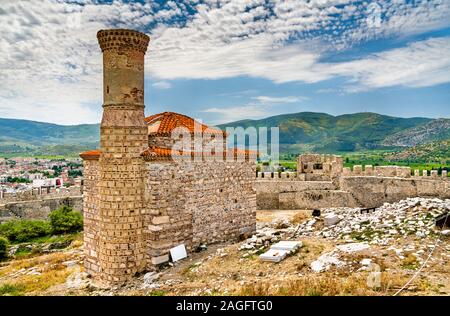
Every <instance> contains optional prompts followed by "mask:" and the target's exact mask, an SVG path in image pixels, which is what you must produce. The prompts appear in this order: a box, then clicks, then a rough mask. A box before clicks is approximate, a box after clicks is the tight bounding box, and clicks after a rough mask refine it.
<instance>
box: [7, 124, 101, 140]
mask: <svg viewBox="0 0 450 316" xmlns="http://www.w3.org/2000/svg"><path fill="white" fill-rule="evenodd" d="M99 139H100V135H99V124H82V125H69V126H65V125H57V124H50V123H41V122H34V121H27V120H16V119H3V118H0V143H2V144H6V143H9V144H14V143H17V144H29V145H33V146H42V145H56V144H84V143H93V142H98V141H99Z"/></svg>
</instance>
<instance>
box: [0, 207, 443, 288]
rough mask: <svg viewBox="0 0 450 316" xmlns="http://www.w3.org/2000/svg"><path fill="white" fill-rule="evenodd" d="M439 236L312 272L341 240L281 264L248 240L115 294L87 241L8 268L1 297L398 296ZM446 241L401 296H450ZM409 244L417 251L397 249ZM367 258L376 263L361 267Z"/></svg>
mask: <svg viewBox="0 0 450 316" xmlns="http://www.w3.org/2000/svg"><path fill="white" fill-rule="evenodd" d="M310 217H311V212H310V211H304V210H296V211H278V210H277V211H258V213H257V221H258V223H259V225H260V224H264V223H272V222H276V221H277V220H279V219H284V220H286V219H287V220H289V221H290V222H292V223H294V224H295V223H297V222H301V221H304V220H307V219H308V218H310ZM289 237H290V236H288V235H284V236H282V237H281V238H282V239H288V238H289ZM436 238H437V237H427V239H420V238H417V237H415V236H411V237H409V238H405V239H402V240H400V241H399V242H398V244H395V245H386V246H379V245H371V246H370V247H369V248H367V249H364V250H361V251H356V252H352V253H341V254H340V257H339V260H340V261H341V262H342V266H332V267H331V268H330V269H329V270H327V271H324V272H314V271H312V269H311V263H312V262H313V261H315V260H317V258H318V257H320V256H321V255H323V254H325V253H328V252H330V251H332V250H333V249H335V246H336V242H333V241H332V240H328V239H325V238H319V237H306V238H305V237H304V238H296V240H300V241H302V243H303V246H302V247H301V248H300V250H299V251H298V252H297V253H295V254H292V255H290V256H288V257H287V258H286V259H285V260H283V261H281V262H279V263H270V262H262V261H260V260H259V258H258V255H259V253H252V252H249V251H243V250H239V247H240V245H241V244H242V242H237V243H223V244H215V245H209V246H208V247H207V249H206V250H204V251H201V252H199V253H192V254H190V255H189V257H188V258H186V259H183V260H181V261H179V262H176V263H174V264H170V265H167V266H165V267H163V268H162V269H161V271H159V273H158V274H157V277H155V279H154V280H152V281H150V282H148V281H147V282H144V276H141V277H139V278H136V279H135V280H134V281H133V282H130V283H128V284H127V285H126V286H124V287H120V288H114V289H102V288H100V287H97V286H95V285H93V284H91V282H90V279H89V278H87V277H86V275H85V273H84V272H83V253H82V243H81V241H76V242H73V243H72V246H71V247H70V248H69V249H67V250H65V251H60V252H54V253H50V254H43V255H38V256H35V257H31V258H24V259H16V260H11V261H7V262H4V263H2V264H1V266H0V295H314V296H320V295H393V294H394V293H396V292H397V291H398V290H399V289H400V288H401V287H402V286H403V285H405V284H406V283H407V282H408V280H409V279H410V278H411V277H412V276H413V275H414V274H415V273H416V272H417V271H418V269H419V267H420V265H421V264H420V263H419V262H418V261H417V260H416V257H415V256H414V255H412V253H414V251H418V249H422V248H424V249H427V247H428V248H431V247H432V245H434V244H435V240H436ZM448 241H449V237H448V236H447V237H443V238H441V241H440V243H438V246H437V247H436V249H435V251H434V252H433V256H432V257H431V259H430V260H429V261H428V263H427V265H425V266H424V268H423V270H422V271H421V272H420V273H419V274H418V276H417V278H416V279H415V280H414V281H413V282H411V284H410V285H409V286H407V287H406V288H405V289H404V290H403V291H402V292H401V293H400V294H399V295H450V263H449V261H450V260H449V259H450V251H449V250H450V248H449V243H448ZM411 245H413V246H414V247H415V250H414V251H413V250H411V252H408V251H404V252H403V253H402V254H401V255H398V253H396V251H395V249H397V248H402V247H403V248H405V249H407V248H408V247H411ZM420 247H422V248H420ZM426 254H427V253H425V255H426ZM425 257H426V256H425ZM363 259H365V260H366V261H367V260H368V259H370V261H371V265H370V266H367V265H366V266H365V265H363V264H362V263H361V262H364V261H363Z"/></svg>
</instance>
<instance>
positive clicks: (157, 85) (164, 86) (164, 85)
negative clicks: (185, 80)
mask: <svg viewBox="0 0 450 316" xmlns="http://www.w3.org/2000/svg"><path fill="white" fill-rule="evenodd" d="M152 87H155V88H156V89H163V90H165V89H170V88H172V84H171V83H170V82H167V81H158V82H155V83H153V84H152Z"/></svg>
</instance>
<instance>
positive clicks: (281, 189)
mask: <svg viewBox="0 0 450 316" xmlns="http://www.w3.org/2000/svg"><path fill="white" fill-rule="evenodd" d="M396 172H398V170H397V171H396ZM405 174H406V172H405ZM255 189H256V196H257V207H258V209H314V208H326V207H377V206H380V205H382V204H383V203H385V202H396V201H399V200H401V199H404V198H407V197H415V196H422V197H438V198H450V179H447V177H434V178H433V177H432V176H421V177H404V178H401V177H379V176H366V175H360V176H356V175H352V176H341V177H340V178H339V179H337V180H336V181H333V182H332V181H300V180H296V178H294V179H274V178H258V180H257V181H256V183H255Z"/></svg>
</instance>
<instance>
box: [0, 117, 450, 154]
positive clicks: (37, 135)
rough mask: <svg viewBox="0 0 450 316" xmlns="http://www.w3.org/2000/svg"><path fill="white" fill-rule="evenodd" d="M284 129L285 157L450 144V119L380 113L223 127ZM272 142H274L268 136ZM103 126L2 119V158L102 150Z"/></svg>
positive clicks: (277, 119)
mask: <svg viewBox="0 0 450 316" xmlns="http://www.w3.org/2000/svg"><path fill="white" fill-rule="evenodd" d="M237 126H241V127H243V128H247V127H250V126H254V127H269V128H270V127H279V140H280V152H282V153H301V152H318V153H334V152H353V151H362V150H374V149H377V150H380V149H381V150H383V149H402V148H410V147H414V146H416V145H421V144H426V143H431V142H436V141H441V140H448V139H450V119H430V118H423V117H414V118H399V117H391V116H386V115H381V114H376V113H367V112H365V113H355V114H345V115H339V116H333V115H329V114H326V113H314V112H300V113H293V114H283V115H277V116H271V117H268V118H264V119H260V120H242V121H236V122H231V123H227V124H222V125H219V127H220V128H222V129H226V128H227V127H237ZM269 139H270V137H269ZM98 141H99V124H82V125H71V126H64V125H57V124H50V123H42V122H34V121H28V120H17V119H1V118H0V154H3V155H5V154H6V155H13V154H18V155H25V154H29V155H76V153H78V152H80V151H83V150H85V149H92V148H97V147H98Z"/></svg>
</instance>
